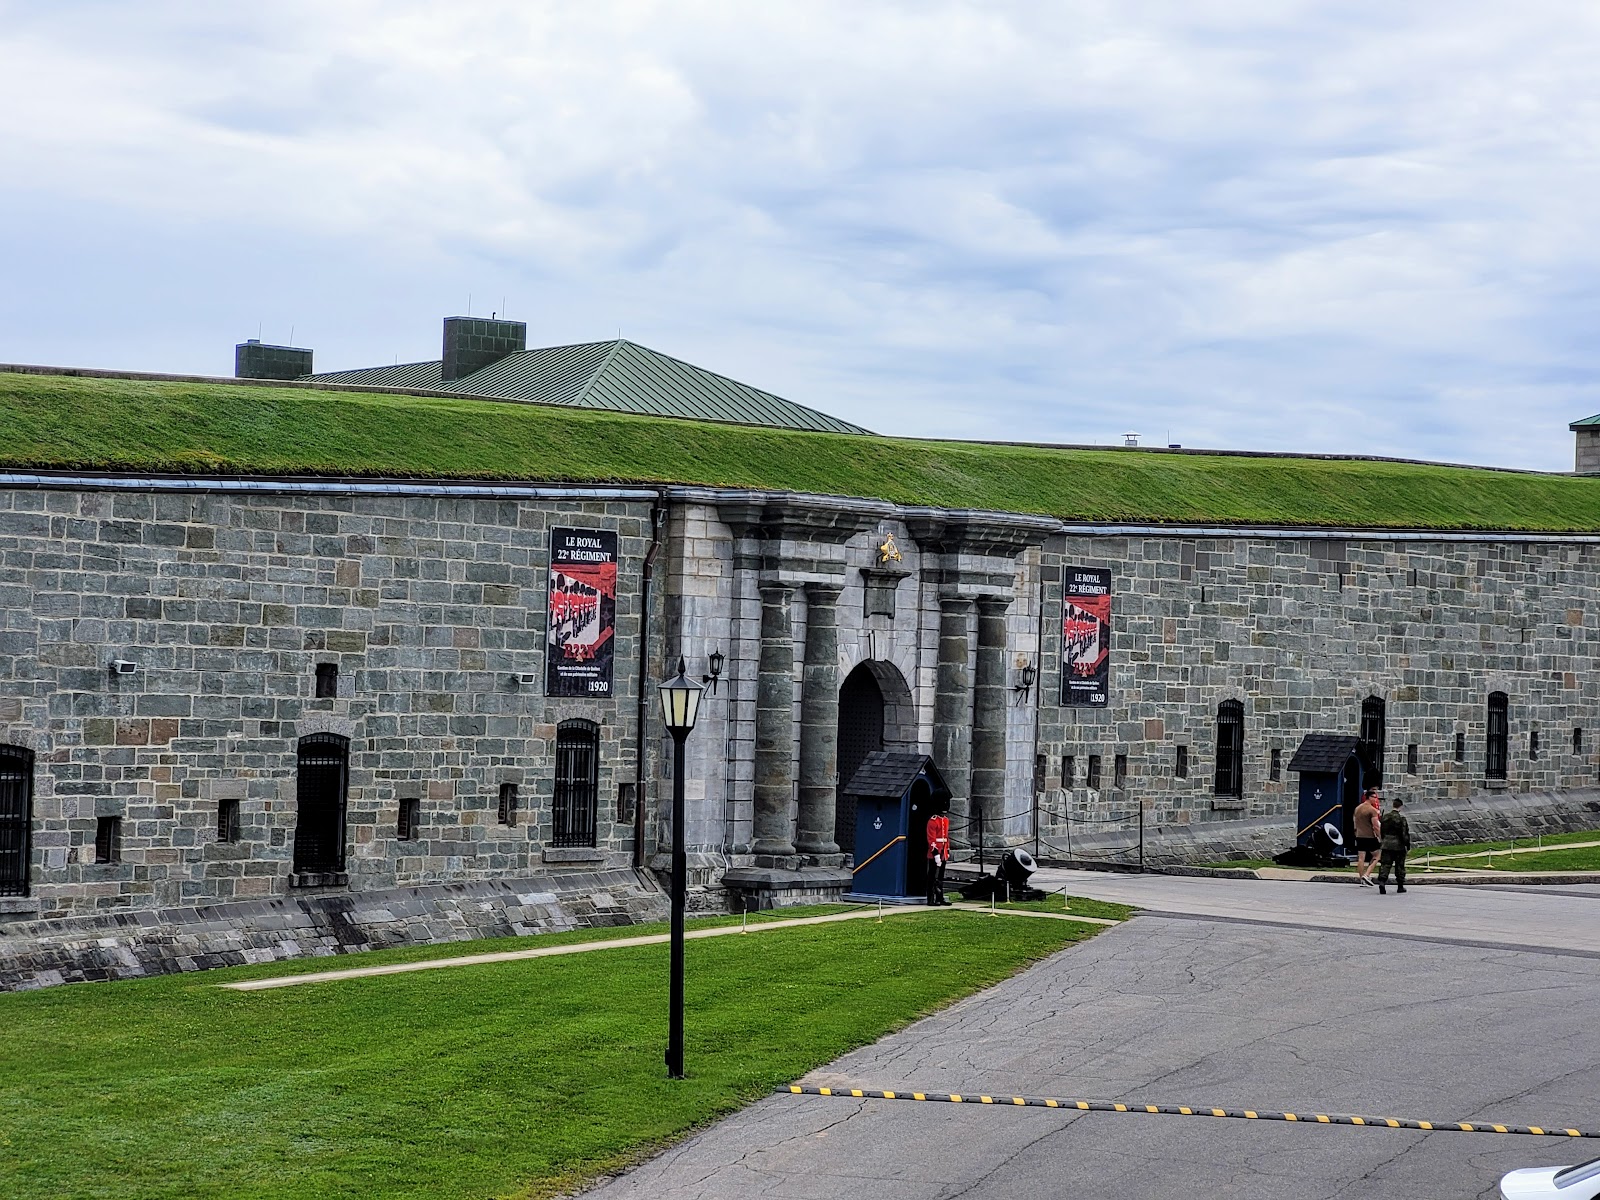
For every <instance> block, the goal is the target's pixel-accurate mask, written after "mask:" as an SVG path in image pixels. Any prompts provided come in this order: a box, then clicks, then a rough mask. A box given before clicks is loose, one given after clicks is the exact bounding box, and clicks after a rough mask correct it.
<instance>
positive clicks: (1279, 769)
mask: <svg viewBox="0 0 1600 1200" xmlns="http://www.w3.org/2000/svg"><path fill="white" fill-rule="evenodd" d="M1267 776H1268V778H1270V779H1271V780H1272V782H1273V783H1278V782H1280V781H1282V779H1283V751H1282V750H1280V749H1279V748H1278V747H1276V746H1274V747H1273V748H1272V762H1271V765H1270V766H1269V767H1268V768H1267Z"/></svg>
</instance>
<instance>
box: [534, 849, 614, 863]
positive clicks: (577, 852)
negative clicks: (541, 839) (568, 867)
mask: <svg viewBox="0 0 1600 1200" xmlns="http://www.w3.org/2000/svg"><path fill="white" fill-rule="evenodd" d="M540 858H542V859H543V860H544V861H545V862H547V863H603V862H605V861H606V852H605V851H604V850H596V849H594V848H593V847H591V846H546V847H545V848H544V850H543V851H542V852H541V854H540Z"/></svg>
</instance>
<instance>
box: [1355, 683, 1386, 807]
mask: <svg viewBox="0 0 1600 1200" xmlns="http://www.w3.org/2000/svg"><path fill="white" fill-rule="evenodd" d="M1385 707H1386V706H1385V705H1384V702H1383V701H1382V700H1381V699H1380V698H1379V697H1377V696H1368V697H1367V698H1366V699H1365V700H1363V701H1362V702H1361V736H1360V740H1359V741H1357V743H1356V754H1357V755H1359V756H1360V758H1361V766H1362V768H1363V769H1364V772H1365V775H1366V780H1367V783H1368V784H1369V785H1373V784H1382V783H1383V746H1384V741H1385V722H1384V710H1385Z"/></svg>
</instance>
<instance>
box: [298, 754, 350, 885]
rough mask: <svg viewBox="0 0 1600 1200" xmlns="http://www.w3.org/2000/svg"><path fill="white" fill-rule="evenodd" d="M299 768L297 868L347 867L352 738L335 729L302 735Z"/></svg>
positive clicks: (303, 871) (307, 870)
mask: <svg viewBox="0 0 1600 1200" xmlns="http://www.w3.org/2000/svg"><path fill="white" fill-rule="evenodd" d="M296 767H297V769H296V779H295V823H294V871H295V873H296V874H316V873H335V872H339V871H343V870H344V839H345V805H346V802H347V799H348V796H349V792H350V739H349V738H345V737H340V736H339V735H338V734H336V733H313V734H310V735H308V736H306V737H303V738H301V739H300V745H299V761H298V763H297V764H296Z"/></svg>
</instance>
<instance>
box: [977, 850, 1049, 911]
mask: <svg viewBox="0 0 1600 1200" xmlns="http://www.w3.org/2000/svg"><path fill="white" fill-rule="evenodd" d="M1038 869H1039V864H1038V863H1036V862H1034V861H1033V855H1031V854H1029V853H1028V852H1027V851H1026V850H1007V851H1006V852H1005V853H1004V854H1002V855H1001V856H1000V865H999V866H997V867H996V868H995V869H994V874H993V875H982V876H979V878H978V879H977V881H976V882H974V883H969V884H967V886H966V887H964V888H962V889H961V898H962V899H963V900H990V899H993V900H1043V899H1044V898H1045V893H1044V892H1043V891H1041V890H1040V889H1038V888H1036V887H1029V886H1028V877H1029V876H1031V875H1032V874H1033V873H1034V872H1035V871H1037V870H1038Z"/></svg>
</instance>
